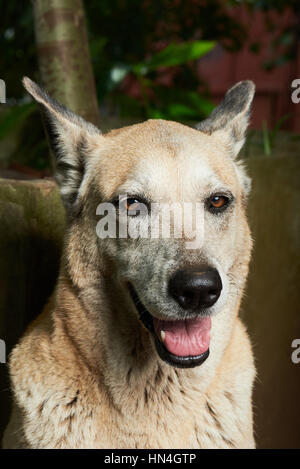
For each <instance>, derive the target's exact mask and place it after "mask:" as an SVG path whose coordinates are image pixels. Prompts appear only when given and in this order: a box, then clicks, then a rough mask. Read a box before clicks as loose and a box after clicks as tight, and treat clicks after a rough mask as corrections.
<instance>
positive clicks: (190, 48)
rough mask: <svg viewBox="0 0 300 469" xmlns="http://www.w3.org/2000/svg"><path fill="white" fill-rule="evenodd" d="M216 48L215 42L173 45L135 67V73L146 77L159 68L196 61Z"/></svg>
mask: <svg viewBox="0 0 300 469" xmlns="http://www.w3.org/2000/svg"><path fill="white" fill-rule="evenodd" d="M214 46H215V42H214V41H192V42H183V43H181V44H175V43H171V44H169V45H168V46H167V47H165V48H164V49H163V50H161V51H160V52H158V53H157V54H154V55H152V57H151V58H150V59H148V60H146V61H145V62H144V63H140V64H137V65H134V66H133V72H134V73H136V74H137V75H145V74H146V73H148V72H149V71H151V70H156V69H157V68H159V67H172V66H175V65H181V64H184V63H186V62H189V61H191V60H196V59H199V58H200V57H202V56H203V55H205V54H207V53H208V52H209V51H211V50H212V49H213V48H214Z"/></svg>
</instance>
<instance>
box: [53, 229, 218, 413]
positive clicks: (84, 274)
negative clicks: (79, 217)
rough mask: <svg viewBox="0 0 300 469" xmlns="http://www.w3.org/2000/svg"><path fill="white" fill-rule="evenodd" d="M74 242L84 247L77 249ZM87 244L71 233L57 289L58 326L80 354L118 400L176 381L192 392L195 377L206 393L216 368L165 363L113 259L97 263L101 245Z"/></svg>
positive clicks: (139, 396)
mask: <svg viewBox="0 0 300 469" xmlns="http://www.w3.org/2000/svg"><path fill="white" fill-rule="evenodd" d="M74 244H75V245H77V246H79V249H77V250H74V248H73V246H74ZM86 249H87V248H86V245H85V243H84V240H83V239H81V241H80V243H78V240H77V243H74V239H72V233H71V235H70V236H69V238H68V239H67V242H66V245H65V251H64V255H63V257H62V264H61V273H60V277H59V281H58V285H57V289H56V325H57V327H59V328H61V327H63V328H64V330H65V331H67V336H68V337H69V338H70V341H71V343H72V346H73V347H75V349H76V350H75V354H76V355H77V356H78V357H80V358H81V360H82V361H83V362H84V363H85V365H86V366H87V368H88V369H89V370H90V371H91V372H92V373H93V374H95V375H98V376H99V380H100V381H101V382H102V383H105V384H106V387H107V390H108V392H109V394H110V395H111V398H112V399H113V401H114V402H115V403H116V405H118V404H117V403H120V402H123V401H124V399H123V398H122V396H124V395H125V394H127V393H130V394H131V395H132V394H133V395H135V396H136V400H135V401H134V402H136V404H135V405H136V406H139V405H140V404H139V402H145V401H146V400H147V399H148V398H149V393H151V392H152V391H153V390H154V389H156V392H158V391H159V390H163V389H164V388H166V387H168V386H170V387H172V386H171V385H172V383H173V385H174V386H175V384H176V386H175V388H176V392H177V391H178V389H182V393H187V392H188V388H190V387H193V385H195V379H196V381H197V386H198V391H199V393H204V392H205V390H206V389H207V387H208V385H209V383H210V382H211V380H212V378H213V376H214V374H215V371H216V370H215V369H212V367H207V366H206V364H205V363H204V364H203V365H202V366H201V367H199V368H194V369H176V368H173V367H172V366H170V365H168V364H166V363H164V362H163V361H162V360H161V359H160V358H159V357H158V354H157V352H156V350H155V346H154V343H153V339H152V338H151V335H150V333H149V332H148V331H147V330H146V329H145V328H144V326H143V325H142V323H141V322H140V320H139V318H138V315H137V312H136V311H135V310H134V308H135V307H134V305H133V303H132V301H131V298H130V296H129V293H128V291H127V290H126V288H125V286H123V285H122V284H121V282H119V280H118V279H117V277H116V275H115V272H114V271H113V268H112V265H111V263H110V262H109V261H108V260H106V259H105V256H103V257H102V259H101V265H98V264H95V262H94V259H97V256H96V252H94V255H93V250H95V249H96V247H95V246H93V245H92V246H89V250H90V251H89V253H87V252H86ZM174 383H175V384H174ZM151 390H152V391H151ZM152 394H153V392H152ZM157 399H159V397H158V396H157ZM130 402H133V401H132V400H131V401H130Z"/></svg>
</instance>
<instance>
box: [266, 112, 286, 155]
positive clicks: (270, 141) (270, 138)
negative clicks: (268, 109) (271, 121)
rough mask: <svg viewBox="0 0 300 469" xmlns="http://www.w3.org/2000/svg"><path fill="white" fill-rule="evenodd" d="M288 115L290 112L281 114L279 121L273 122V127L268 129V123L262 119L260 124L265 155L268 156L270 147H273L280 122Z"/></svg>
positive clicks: (280, 125)
mask: <svg viewBox="0 0 300 469" xmlns="http://www.w3.org/2000/svg"><path fill="white" fill-rule="evenodd" d="M289 117H290V114H286V115H284V116H282V117H281V118H280V119H279V121H278V122H277V123H276V124H275V126H274V128H273V129H271V130H269V129H268V124H267V122H266V121H265V120H264V121H263V125H262V135H263V147H264V153H265V155H266V156H270V155H271V152H272V149H273V147H274V142H275V139H276V137H277V135H278V132H279V131H280V129H281V127H282V124H283V123H284V122H285V121H286V120H287V119H288V118H289Z"/></svg>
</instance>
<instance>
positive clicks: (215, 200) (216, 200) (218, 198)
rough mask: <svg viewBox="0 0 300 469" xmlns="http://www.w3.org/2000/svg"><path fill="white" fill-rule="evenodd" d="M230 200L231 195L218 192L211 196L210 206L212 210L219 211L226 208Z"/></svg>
mask: <svg viewBox="0 0 300 469" xmlns="http://www.w3.org/2000/svg"><path fill="white" fill-rule="evenodd" d="M229 202H230V199H229V197H226V196H225V195H218V194H216V195H213V196H212V197H210V199H209V203H208V208H209V209H210V210H211V211H212V212H218V211H221V210H224V209H225V208H226V207H227V205H228V204H229Z"/></svg>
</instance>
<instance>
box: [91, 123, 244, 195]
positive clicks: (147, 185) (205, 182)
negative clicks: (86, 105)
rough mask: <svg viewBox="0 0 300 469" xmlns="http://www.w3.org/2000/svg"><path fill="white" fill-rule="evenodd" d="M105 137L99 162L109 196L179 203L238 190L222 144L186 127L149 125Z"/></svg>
mask: <svg viewBox="0 0 300 469" xmlns="http://www.w3.org/2000/svg"><path fill="white" fill-rule="evenodd" d="M106 138H107V148H106V150H105V151H104V155H103V156H104V157H103V158H102V161H99V168H100V172H101V175H102V177H101V183H100V184H101V185H102V189H103V186H104V192H105V193H106V196H110V195H111V194H112V193H115V192H120V191H123V192H127V193H142V192H146V193H147V194H148V195H149V196H150V197H151V198H163V197H164V196H168V197H171V198H174V199H177V198H178V197H180V198H182V197H183V196H186V197H189V195H190V196H191V197H193V192H195V191H197V192H198V193H199V191H201V189H202V190H204V191H205V190H210V188H211V189H213V188H216V189H217V188H219V189H222V187H224V188H229V189H230V188H233V189H234V186H235V185H236V182H237V178H236V174H235V170H234V165H233V162H232V160H231V158H230V156H228V155H227V154H226V149H225V148H223V147H222V144H221V143H220V142H218V141H216V140H215V139H214V137H212V136H210V135H206V134H204V133H202V132H200V131H198V130H195V129H192V128H190V127H187V126H185V125H182V124H178V123H176V122H170V121H162V120H150V121H147V122H145V123H143V124H138V125H134V126H131V127H128V128H125V129H120V130H118V131H113V132H111V133H110V134H108V135H107V137H106ZM100 160H101V158H100ZM104 178H105V180H104Z"/></svg>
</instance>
